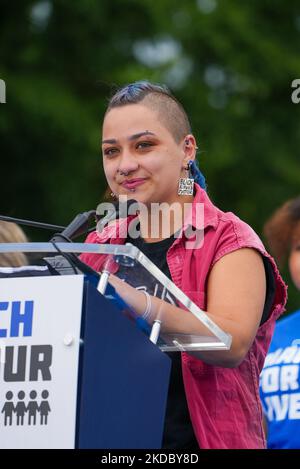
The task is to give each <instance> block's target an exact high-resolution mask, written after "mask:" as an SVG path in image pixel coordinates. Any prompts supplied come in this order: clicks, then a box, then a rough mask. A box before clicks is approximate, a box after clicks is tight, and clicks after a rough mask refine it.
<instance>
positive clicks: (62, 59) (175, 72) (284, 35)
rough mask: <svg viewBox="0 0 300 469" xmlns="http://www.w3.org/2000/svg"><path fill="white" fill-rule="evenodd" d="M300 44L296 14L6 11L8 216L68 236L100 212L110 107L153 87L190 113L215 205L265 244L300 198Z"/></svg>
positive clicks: (183, 9) (58, 6) (83, 2)
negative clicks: (296, 96) (295, 92)
mask: <svg viewBox="0 0 300 469" xmlns="http://www.w3.org/2000/svg"><path fill="white" fill-rule="evenodd" d="M299 43H300V4H299V1H296V0H290V1H289V2H285V1H284V0H272V1H271V0H253V1H251V2H243V1H241V0H240V1H238V0H185V1H184V2H174V1H171V0H159V1H158V2H154V1H153V0H141V1H138V0H101V1H99V0H77V1H74V2H72V1H70V0H69V1H67V0H53V1H50V0H41V1H32V0H18V2H7V1H6V2H5V1H3V2H1V4H0V44H1V47H0V78H2V79H4V80H5V82H6V87H7V96H6V98H7V103H6V104H0V152H1V174H2V178H1V179H2V184H1V189H0V190H1V212H2V213H4V214H7V215H11V216H22V217H28V218H33V219H37V220H44V221H48V222H53V223H58V224H65V223H67V222H68V221H69V220H70V219H72V217H73V216H74V215H75V214H76V213H77V212H79V211H83V210H87V209H90V208H92V207H95V206H96V205H97V203H98V202H99V201H100V200H101V198H102V195H103V192H104V190H105V180H104V176H103V170H102V166H101V155H100V150H99V148H100V147H99V142H100V135H101V130H100V128H101V118H102V115H103V112H104V109H105V105H106V99H107V97H108V96H109V95H110V94H111V91H112V89H113V87H114V86H116V85H122V84H124V83H127V82H130V81H134V80H138V79H143V78H148V79H150V80H154V81H157V82H165V83H167V84H168V85H169V86H170V88H171V89H172V90H173V91H174V93H175V94H176V95H177V97H178V98H179V99H180V100H181V101H182V102H183V104H184V106H185V108H186V109H187V111H188V113H189V115H190V118H191V121H192V125H193V129H194V133H195V135H196V136H197V139H198V142H199V147H200V155H199V161H200V165H201V167H202V169H203V172H204V173H205V175H206V177H207V182H208V191H209V194H210V196H211V197H212V198H213V200H214V201H215V202H216V203H217V205H218V206H220V207H221V208H222V209H224V210H232V211H234V212H236V213H237V214H238V215H239V216H240V217H241V218H243V219H244V220H246V221H247V222H248V223H250V224H251V225H252V226H253V227H254V228H255V229H256V230H257V231H258V232H261V229H262V225H263V223H264V221H265V220H266V218H268V217H269V216H270V214H271V213H272V211H273V210H274V209H275V208H277V206H279V205H280V204H281V203H282V202H284V201H285V200H286V199H288V198H291V197H294V196H296V195H298V194H299V192H300V190H299V188H300V184H299V183H300V161H299V150H298V148H299V145H300V124H299V122H300V121H299V110H300V104H299V105H298V106H297V105H296V104H293V103H292V101H291V93H292V89H291V82H292V80H293V79H295V78H300V60H299ZM30 235H31V237H32V239H34V240H37V239H48V233H40V232H30ZM292 297H293V295H292ZM295 301H296V300H295ZM291 304H293V300H292V303H291ZM293 306H294V305H293Z"/></svg>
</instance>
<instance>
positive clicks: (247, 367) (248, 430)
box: [81, 184, 287, 449]
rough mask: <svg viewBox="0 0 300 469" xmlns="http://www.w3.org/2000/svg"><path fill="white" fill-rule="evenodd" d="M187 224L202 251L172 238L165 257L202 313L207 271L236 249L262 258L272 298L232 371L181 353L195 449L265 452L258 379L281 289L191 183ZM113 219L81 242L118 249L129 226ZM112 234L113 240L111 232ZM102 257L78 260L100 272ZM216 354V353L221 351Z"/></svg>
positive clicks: (250, 237) (239, 232)
mask: <svg viewBox="0 0 300 469" xmlns="http://www.w3.org/2000/svg"><path fill="white" fill-rule="evenodd" d="M195 186H196V195H195V198H194V202H193V207H192V213H191V217H189V218H188V219H187V220H186V222H185V223H184V226H183V229H182V230H183V232H184V231H185V229H186V228H187V226H188V225H189V224H192V225H193V227H195V228H196V229H199V230H201V229H203V228H204V239H203V244H202V247H199V248H197V249H187V248H186V243H185V240H184V235H183V236H182V237H179V238H176V239H175V241H174V243H173V244H172V246H171V247H170V248H169V250H168V253H167V262H168V266H169V269H170V273H171V277H172V280H173V282H174V283H175V284H176V285H177V286H178V287H179V288H180V289H181V290H182V291H183V292H185V293H186V294H187V295H188V296H189V297H190V299H191V300H192V301H194V302H195V303H196V304H197V305H198V306H199V307H200V308H201V309H203V310H204V311H205V310H206V286H207V278H208V275H209V272H210V269H211V268H212V266H213V265H214V264H215V262H217V261H218V260H219V259H220V258H221V257H222V256H224V255H225V254H228V253H230V252H232V251H235V250H237V249H241V248H254V249H256V250H258V251H259V252H260V253H261V254H262V255H263V256H265V257H267V258H268V259H269V260H270V262H271V265H272V267H273V271H274V277H275V282H276V291H275V298H274V302H273V306H272V311H271V314H270V316H269V319H268V320H267V321H266V322H265V323H264V324H262V325H261V326H260V327H259V329H258V331H257V334H256V337H255V340H254V342H253V344H252V346H251V348H250V350H249V351H248V353H247V355H246V357H245V359H244V360H243V362H242V363H241V364H240V365H239V366H238V367H236V368H223V367H218V366H212V365H208V364H206V363H204V362H203V361H202V360H199V359H197V358H195V357H192V356H191V355H189V354H188V353H185V352H183V353H182V373H183V380H184V387H185V393H186V398H187V402H188V408H189V412H190V417H191V422H192V425H193V428H194V432H195V436H196V438H197V441H198V443H199V446H200V448H219V449H225V448H228V449H237V448H265V438H264V433H263V429H262V410H261V404H260V398H259V391H258V389H259V375H260V372H261V369H262V367H263V364H264V360H265V356H266V354H267V351H268V348H269V345H270V341H271V337H272V334H273V330H274V325H275V321H276V319H277V318H278V316H279V315H280V314H281V313H282V312H283V311H284V306H285V303H286V298H287V287H286V285H285V284H284V282H283V280H282V279H281V276H280V274H279V272H278V269H277V267H276V264H275V262H274V260H273V259H272V257H271V256H270V255H269V254H268V253H267V252H266V250H265V248H264V246H263V244H262V242H261V240H260V239H259V237H258V236H257V234H256V233H255V232H254V231H253V230H252V228H251V227H250V226H249V225H247V224H246V223H244V222H243V221H242V220H240V219H239V218H238V217H237V216H235V215H234V214H233V213H231V212H228V213H224V212H222V211H221V210H219V209H218V208H217V207H215V206H214V205H213V204H212V202H211V201H210V199H209V197H208V196H207V194H206V192H205V191H204V190H202V189H201V188H200V186H198V185H197V184H196V185H195ZM199 202H200V203H202V204H204V224H203V220H201V221H200V220H197V217H196V208H195V207H196V204H197V203H199ZM133 218H134V217H133V216H131V217H128V218H127V219H123V220H118V221H117V222H116V223H117V235H115V231H116V230H115V225H114V226H107V227H106V228H104V230H103V231H102V233H101V234H98V233H97V232H93V233H91V234H90V235H89V236H88V237H87V239H86V242H87V243H112V244H124V242H125V240H126V233H127V230H128V226H129V223H130V221H131V220H132V219H133ZM113 232H114V237H112V233H113ZM105 258H106V256H104V255H93V254H83V255H82V256H81V259H82V260H83V261H84V262H86V263H87V264H89V265H90V266H91V267H93V268H94V269H95V270H98V271H99V270H101V267H102V265H103V263H104V261H105ZM221 353H222V352H221Z"/></svg>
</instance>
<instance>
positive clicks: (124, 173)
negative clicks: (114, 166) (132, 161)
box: [119, 171, 129, 176]
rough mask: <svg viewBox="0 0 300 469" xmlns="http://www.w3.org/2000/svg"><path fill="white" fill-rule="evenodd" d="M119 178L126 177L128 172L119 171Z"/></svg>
mask: <svg viewBox="0 0 300 469" xmlns="http://www.w3.org/2000/svg"><path fill="white" fill-rule="evenodd" d="M119 173H120V175H121V176H128V174H129V171H119Z"/></svg>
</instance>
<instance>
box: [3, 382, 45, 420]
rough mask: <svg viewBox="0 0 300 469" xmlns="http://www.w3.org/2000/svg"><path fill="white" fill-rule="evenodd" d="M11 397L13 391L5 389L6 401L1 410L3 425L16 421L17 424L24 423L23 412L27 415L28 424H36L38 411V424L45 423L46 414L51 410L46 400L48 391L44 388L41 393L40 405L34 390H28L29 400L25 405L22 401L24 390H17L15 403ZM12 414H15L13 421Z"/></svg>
mask: <svg viewBox="0 0 300 469" xmlns="http://www.w3.org/2000/svg"><path fill="white" fill-rule="evenodd" d="M13 397H14V395H13V392H12V391H7V393H6V395H5V398H6V402H5V403H4V405H3V407H2V410H1V413H3V414H4V426H7V425H9V426H10V425H13V423H16V424H17V425H24V417H25V414H27V416H28V420H27V423H28V425H36V424H37V414H38V413H39V414H40V425H47V423H48V414H49V412H51V408H50V405H49V402H48V400H47V399H48V397H49V392H48V391H47V390H46V389H45V390H43V391H42V393H41V397H42V400H41V402H40V405H39V404H38V402H37V400H36V398H37V392H36V391H34V390H32V391H30V393H29V398H30V400H29V402H28V404H27V405H26V403H25V402H24V399H25V392H24V391H19V392H18V396H17V397H18V401H17V403H16V405H15V404H14V402H13ZM14 414H15V416H16V422H14ZM25 423H26V422H25Z"/></svg>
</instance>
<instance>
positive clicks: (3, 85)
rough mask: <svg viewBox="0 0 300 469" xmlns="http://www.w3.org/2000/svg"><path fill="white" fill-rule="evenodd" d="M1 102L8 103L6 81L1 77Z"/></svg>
mask: <svg viewBox="0 0 300 469" xmlns="http://www.w3.org/2000/svg"><path fill="white" fill-rule="evenodd" d="M0 103H1V104H4V103H6V85H5V81H4V80H1V79H0Z"/></svg>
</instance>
